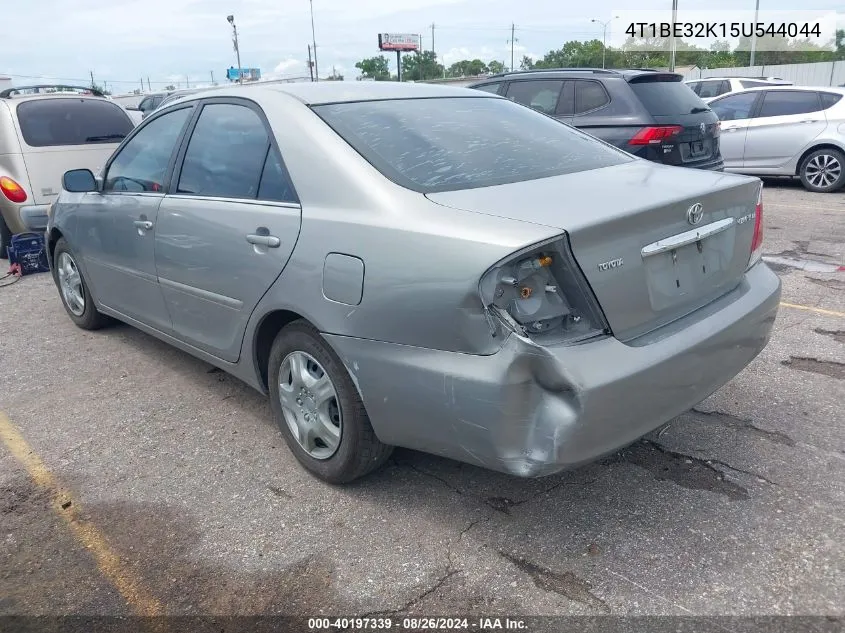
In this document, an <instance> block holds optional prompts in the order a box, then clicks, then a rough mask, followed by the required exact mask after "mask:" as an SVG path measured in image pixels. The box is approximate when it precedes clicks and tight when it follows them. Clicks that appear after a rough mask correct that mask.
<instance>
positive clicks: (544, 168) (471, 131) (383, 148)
mask: <svg viewBox="0 0 845 633" xmlns="http://www.w3.org/2000/svg"><path fill="white" fill-rule="evenodd" d="M313 109H314V111H315V112H316V113H317V114H318V115H319V116H320V117H321V118H322V119H323V120H324V121H325V122H326V123H328V124H329V125H330V126H331V127H332V128H333V129H334V130H335V131H336V132H337V133H338V134H339V135H340V136H341V137H343V138H344V139H345V140H346V141H347V142H348V143H349V144H350V145H351V146H352V147H354V148H355V149H356V150H357V151H358V152H359V153H360V154H361V155H362V156H363V157H364V158H365V159H367V161H369V162H370V163H371V164H372V165H373V166H374V167H375V168H376V169H378V170H379V171H380V172H381V173H382V174H384V175H385V176H386V177H387V178H389V179H391V180H392V181H394V182H396V183H397V184H399V185H402V186H403V187H407V188H408V189H413V190H414V191H419V192H422V193H434V192H438V191H454V190H458V189H471V188H474V187H489V186H492V185H500V184H505V183H511V182H519V181H523V180H533V179H536V178H546V177H549V176H558V175H561V174H569V173H573V172H579V171H587V170H590V169H598V168H599V167H607V166H609V165H617V164H619V163H624V162H627V161H629V160H633V159H632V158H631V157H630V156H629V155H628V154H625V153H624V152H621V151H619V150H617V149H615V148H613V147H611V146H609V145H605V144H604V143H602V142H600V141H598V140H596V139H595V138H593V137H591V136H588V135H587V134H584V133H582V132H579V131H577V130H575V129H573V128H571V127H570V126H568V125H566V124H564V123H561V122H559V121H556V120H555V119H552V118H550V117H547V116H545V115H543V114H540V113H538V112H535V111H534V110H531V109H530V108H527V107H525V106H521V105H518V104H516V103H513V102H511V101H508V100H506V99H500V98H495V97H484V96H481V97H469V98H467V97H457V98H455V97H451V98H436V99H401V100H389V101H362V102H353V103H337V104H330V105H319V106H314V108H313Z"/></svg>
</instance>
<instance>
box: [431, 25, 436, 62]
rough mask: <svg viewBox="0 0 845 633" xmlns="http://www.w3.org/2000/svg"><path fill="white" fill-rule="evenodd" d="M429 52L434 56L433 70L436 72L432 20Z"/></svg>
mask: <svg viewBox="0 0 845 633" xmlns="http://www.w3.org/2000/svg"><path fill="white" fill-rule="evenodd" d="M431 52H432V54H433V56H434V72H435V73H437V53H435V52H434V22H432V23H431Z"/></svg>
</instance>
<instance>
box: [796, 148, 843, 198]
mask: <svg viewBox="0 0 845 633" xmlns="http://www.w3.org/2000/svg"><path fill="white" fill-rule="evenodd" d="M798 175H799V176H800V177H801V184H803V185H804V188H805V189H806V190H807V191H813V192H816V193H831V192H833V191H837V190H839V189H841V188H842V187H843V186H845V154H843V153H842V152H840V151H839V150H836V149H832V148H826V147H825V148H822V149H817V150H816V151H814V152H811V153H810V154H809V155H808V156H807V157H806V158H805V159H804V160H803V162H802V163H801V167H800V169H799V170H798Z"/></svg>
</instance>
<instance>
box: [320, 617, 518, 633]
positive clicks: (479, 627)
mask: <svg viewBox="0 0 845 633" xmlns="http://www.w3.org/2000/svg"><path fill="white" fill-rule="evenodd" d="M391 629H396V630H399V631H418V630H419V631H431V630H443V631H450V630H463V631H473V630H475V631H493V630H511V631H519V630H522V631H525V630H526V629H527V625H526V622H525V620H521V619H519V618H500V617H474V618H463V617H456V618H445V617H423V616H418V617H404V618H402V619H401V620H400V619H398V618H396V619H394V618H391V617H351V618H342V617H339V618H326V617H322V618H308V630H309V631H332V630H341V631H350V630H351V631H379V630H381V631H386V630H391Z"/></svg>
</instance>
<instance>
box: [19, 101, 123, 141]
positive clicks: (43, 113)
mask: <svg viewBox="0 0 845 633" xmlns="http://www.w3.org/2000/svg"><path fill="white" fill-rule="evenodd" d="M18 122H19V123H20V126H21V132H22V133H23V139H24V141H25V142H26V144H27V145H29V146H30V147H47V146H53V145H88V144H91V143H119V142H120V141H121V140H122V139H123V137H124V136H126V135H127V134H129V132H130V131H131V130H132V127H133V126H132V121H131V120H130V119H129V117H128V116H127V115H126V113H125V112H124V111H123V109H122V108H121V107H120V106H118V105H116V104H114V103H112V102H111V101H107V100H105V99H37V100H33V101H25V102H23V103H21V104H19V105H18Z"/></svg>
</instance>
